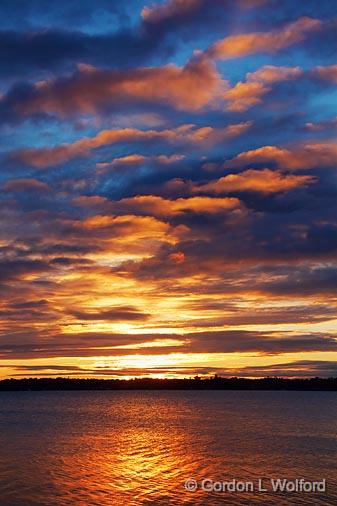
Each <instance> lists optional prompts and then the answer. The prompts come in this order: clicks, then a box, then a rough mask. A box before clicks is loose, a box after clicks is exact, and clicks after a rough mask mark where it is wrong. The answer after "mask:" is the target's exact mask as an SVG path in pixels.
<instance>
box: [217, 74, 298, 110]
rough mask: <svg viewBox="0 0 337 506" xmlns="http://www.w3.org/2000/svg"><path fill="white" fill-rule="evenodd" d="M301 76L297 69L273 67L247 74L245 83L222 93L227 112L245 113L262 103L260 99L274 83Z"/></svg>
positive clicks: (239, 83) (240, 83)
mask: <svg viewBox="0 0 337 506" xmlns="http://www.w3.org/2000/svg"><path fill="white" fill-rule="evenodd" d="M301 74H302V70H301V69H300V68H299V67H275V66H273V65H265V66H264V67H261V68H260V69H259V70H257V71H256V72H250V73H248V74H247V78H246V82H241V81H240V82H238V83H237V84H236V85H235V86H234V87H233V88H231V89H229V90H228V91H226V92H225V93H224V95H223V96H224V98H225V100H226V101H227V109H228V110H229V111H237V112H239V111H245V110H247V109H249V108H250V107H253V106H254V105H257V104H259V103H261V102H262V97H263V96H264V95H265V94H266V93H269V92H270V91H271V89H272V87H271V85H272V84H273V83H275V82H280V81H285V80H288V79H296V78H298V77H299V76H300V75H301Z"/></svg>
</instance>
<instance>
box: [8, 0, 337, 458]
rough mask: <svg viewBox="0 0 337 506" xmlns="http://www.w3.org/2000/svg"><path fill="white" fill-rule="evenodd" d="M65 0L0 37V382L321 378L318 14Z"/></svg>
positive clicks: (323, 164)
mask: <svg viewBox="0 0 337 506" xmlns="http://www.w3.org/2000/svg"><path fill="white" fill-rule="evenodd" d="M61 3H62V5H63V4H64V5H63V8H62V9H61V8H60V7H57V4H56V3H55V5H54V4H53V5H49V6H48V9H47V7H44V8H41V9H37V8H36V9H35V8H34V5H35V4H34V2H33V3H32V7H31V13H30V15H27V18H26V20H25V22H24V21H23V20H21V19H19V18H18V17H17V18H15V16H14V17H13V16H10V19H11V26H2V28H1V30H3V31H4V32H3V33H4V35H2V36H3V37H5V38H6V37H7V38H8V41H7V42H6V41H5V43H4V47H5V48H6V47H10V48H11V49H10V50H9V49H8V51H9V54H8V55H7V54H6V58H4V62H3V63H2V65H1V71H2V74H1V76H0V82H1V87H0V110H1V115H0V121H1V130H2V132H1V139H2V145H1V151H0V156H1V167H2V169H1V179H0V185H1V200H0V290H1V299H0V376H1V378H5V377H28V376H29V377H44V376H48V377H49V376H50V377H54V376H69V377H123V378H133V377H136V376H152V377H158V378H164V377H191V376H195V375H197V374H198V375H201V376H210V375H214V374H219V375H230V376H239V375H242V376H248V377H260V376H270V375H271V376H273V375H277V376H281V375H282V376H289V377H294V376H333V375H335V376H336V375H337V294H336V288H337V256H336V253H337V205H336V202H337V176H336V168H337V142H336V129H337V111H336V103H337V101H336V99H337V90H336V85H337V65H336V62H335V60H336V54H337V48H336V41H337V36H336V35H337V33H336V6H335V5H334V2H329V1H324V0H323V1H322V2H312V1H308V2H298V3H296V2H288V1H286V2H279V3H278V7H277V9H276V7H275V2H273V1H268V0H216V1H215V0H214V1H213V0H212V1H210V2H204V1H202V0H193V1H191V0H160V1H152V0H149V1H148V2H147V1H146V0H143V1H140V2H139V1H136V0H131V1H129V2H101V3H100V8H99V9H98V7H97V9H96V7H95V4H94V2H91V3H90V5H87V2H84V4H85V6H84V7H83V12H82V14H81V15H79V14H78V13H77V11H74V10H73V9H71V8H70V7H69V8H68V7H67V5H68V4H67V3H65V2H61ZM281 4H282V5H281ZM39 5H40V4H39ZM69 5H72V4H71V2H70V4H69ZM289 5H290V6H291V8H290V9H289V8H288V7H289ZM1 9H6V7H0V12H1ZM8 9H10V7H8ZM58 9H59V11H58ZM67 9H68V10H67ZM61 10H62V13H63V14H62V16H61V15H60V12H61ZM54 11H55V12H54ZM77 16H78V17H77ZM14 18H15V19H14ZM61 18H62V19H61ZM1 19H2V20H1ZM3 20H4V17H3V16H0V23H2V24H3V23H4V21H3ZM74 27H75V28H74ZM13 41H15V43H14V42H13ZM132 465H134V463H133V462H132Z"/></svg>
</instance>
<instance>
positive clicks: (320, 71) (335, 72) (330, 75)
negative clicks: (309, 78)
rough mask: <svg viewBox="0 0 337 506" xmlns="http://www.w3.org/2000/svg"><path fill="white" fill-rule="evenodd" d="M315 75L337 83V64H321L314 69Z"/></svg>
mask: <svg viewBox="0 0 337 506" xmlns="http://www.w3.org/2000/svg"><path fill="white" fill-rule="evenodd" d="M312 75H313V76H314V77H318V78H319V79H323V80H324V81H329V82H331V83H332V84H337V65H328V66H325V67H323V66H319V67H316V68H315V69H314V70H313V71H312Z"/></svg>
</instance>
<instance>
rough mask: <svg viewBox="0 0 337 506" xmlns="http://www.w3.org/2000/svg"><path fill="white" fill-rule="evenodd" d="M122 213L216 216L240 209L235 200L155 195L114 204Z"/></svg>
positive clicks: (127, 199)
mask: <svg viewBox="0 0 337 506" xmlns="http://www.w3.org/2000/svg"><path fill="white" fill-rule="evenodd" d="M116 206H117V208H118V209H121V210H123V212H131V213H134V212H141V213H144V214H146V215H152V216H158V217H168V216H175V215H180V214H183V213H188V212H195V213H207V214H216V213H219V212H223V211H228V210H234V209H238V208H240V207H241V202H240V200H239V199H237V198H213V197H190V198H178V199H177V200H168V199H164V198H162V197H159V196H156V195H138V196H136V197H130V198H125V199H122V200H120V201H118V202H116Z"/></svg>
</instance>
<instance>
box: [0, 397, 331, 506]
mask: <svg viewBox="0 0 337 506" xmlns="http://www.w3.org/2000/svg"><path fill="white" fill-rule="evenodd" d="M0 452H1V453H0V497H1V506H39V505H41V506H42V505H43V506H44V505H48V506H53V505H57V506H58V505H60V506H92V505H97V506H105V505H109V506H110V505H112V504H113V505H131V506H133V505H134V506H136V505H137V506H138V505H159V506H160V505H197V506H198V505H208V504H209V505H220V504H231V505H241V504H252V505H254V504H256V505H257V504H258V505H261V504H266V505H269V504H270V505H274V504H275V505H277V506H278V505H288V504H293V505H309V504H310V505H313V504H315V505H320V504H324V505H329V504H331V505H335V504H337V473H336V468H337V393H334V392H271V391H267V392H262V391H255V392H247V391H239V392H235V391H177V392H174V391H135V392H128V391H123V392H116V391H98V392H95V391H90V392H2V393H1V394H0ZM302 477H303V478H305V479H306V480H310V481H317V480H321V479H323V478H325V479H326V480H327V491H326V493H315V494H308V493H273V492H272V491H271V490H268V492H266V493H259V492H258V491H256V490H254V492H253V493H252V492H245V493H238V492H232V493H230V492H207V491H204V490H200V486H201V485H200V483H201V482H202V480H203V479H205V478H209V479H210V480H213V481H214V482H217V481H220V482H223V481H230V480H232V479H236V480H242V481H247V480H250V481H254V484H255V482H256V483H257V480H258V479H259V478H263V479H264V480H266V483H267V485H268V484H269V479H270V478H286V479H289V480H290V479H296V478H298V479H299V478H302ZM189 478H193V479H195V480H197V482H198V487H199V489H198V490H197V491H195V492H189V491H187V490H185V488H184V483H185V481H186V480H187V479H189Z"/></svg>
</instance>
